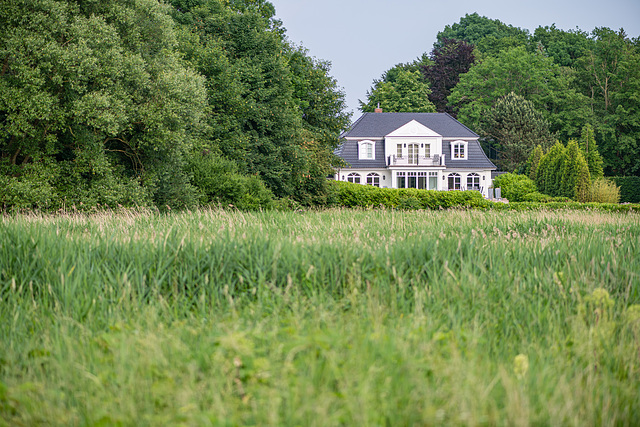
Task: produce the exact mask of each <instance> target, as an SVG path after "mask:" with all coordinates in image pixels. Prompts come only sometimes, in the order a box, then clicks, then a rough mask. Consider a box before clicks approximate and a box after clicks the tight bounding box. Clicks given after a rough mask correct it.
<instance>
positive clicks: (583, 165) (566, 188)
mask: <svg viewBox="0 0 640 427" xmlns="http://www.w3.org/2000/svg"><path fill="white" fill-rule="evenodd" d="M590 183H591V179H590V177H589V167H588V166H587V162H586V160H585V159H584V156H583V155H582V151H581V150H580V147H579V146H578V142H577V141H575V140H571V141H569V143H568V144H567V148H566V159H565V162H564V171H563V173H562V184H561V187H560V195H561V196H565V197H570V198H572V199H573V198H575V199H577V198H578V197H577V196H578V193H580V195H581V196H584V198H586V194H588V190H589V186H590Z"/></svg>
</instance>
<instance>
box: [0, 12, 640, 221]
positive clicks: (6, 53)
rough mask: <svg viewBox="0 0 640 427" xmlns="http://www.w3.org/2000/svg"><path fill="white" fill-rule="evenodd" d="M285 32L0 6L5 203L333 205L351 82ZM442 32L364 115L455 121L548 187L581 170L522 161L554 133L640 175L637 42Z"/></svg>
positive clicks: (235, 20) (493, 25) (476, 24)
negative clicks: (547, 171) (542, 172)
mask: <svg viewBox="0 0 640 427" xmlns="http://www.w3.org/2000/svg"><path fill="white" fill-rule="evenodd" d="M285 34H286V30H285V28H284V27H283V25H282V23H281V22H280V21H278V20H277V19H275V9H274V7H273V5H272V4H271V3H270V2H268V1H266V0H171V1H170V2H169V3H168V4H165V3H163V2H157V1H152V0H126V1H114V0H107V1H103V2H96V1H90V2H76V1H73V0H34V1H27V0H17V1H13V2H10V3H8V4H7V5H5V6H4V7H2V8H0V208H1V209H4V210H6V209H33V208H37V209H43V210H56V209H66V208H68V207H74V208H76V209H87V210H88V209H93V208H95V207H98V206H110V207H116V206H125V207H128V206H152V205H155V206H157V207H159V208H162V209H166V208H191V207H195V206H201V205H207V204H214V205H217V204H222V205H229V204H231V205H233V206H239V207H240V206H241V207H243V208H248V209H255V208H264V207H269V206H273V203H274V200H275V199H280V200H282V201H284V202H283V203H285V204H286V203H292V204H293V205H296V206H299V205H303V206H312V205H325V206H326V205H330V204H331V203H332V201H333V199H332V197H333V192H332V191H331V189H330V187H329V186H328V184H327V180H326V177H327V176H328V175H331V173H332V171H333V167H335V166H337V165H340V164H341V160H340V159H338V158H337V157H336V156H335V155H334V154H333V151H334V149H335V148H336V147H337V145H338V144H339V137H340V134H341V132H342V131H343V130H344V129H346V128H347V127H348V126H349V122H350V117H349V115H348V114H346V113H345V112H344V108H345V102H344V93H343V92H342V91H341V89H340V88H339V87H338V86H337V82H336V81H335V79H333V78H332V77H331V76H330V74H329V68H330V65H329V63H327V62H325V61H321V60H318V59H315V58H313V57H311V56H309V53H308V52H307V51H306V50H305V49H304V48H303V47H301V46H295V45H292V44H291V43H290V42H289V41H288V40H287V38H286V35H285ZM437 39H438V41H437V42H436V43H435V45H434V47H433V50H432V51H431V53H430V54H426V53H425V54H423V55H422V56H421V57H420V58H418V59H416V60H414V61H413V62H408V63H406V64H398V65H396V66H394V67H392V68H391V69H389V70H388V71H386V72H385V73H384V74H383V75H382V77H381V78H380V79H379V80H376V81H374V84H373V86H372V88H371V90H370V91H369V93H368V95H367V100H366V101H361V109H362V110H363V111H374V109H375V108H377V107H378V106H380V107H381V108H382V109H383V110H384V111H388V112H391V111H416V112H429V111H445V112H448V113H450V114H452V115H454V116H456V115H457V117H458V118H459V119H460V120H461V121H462V122H463V123H464V124H465V125H467V126H469V127H470V128H471V129H473V130H475V131H476V132H478V134H479V135H480V137H481V142H482V144H483V147H484V148H485V149H486V150H487V153H488V154H489V156H490V157H491V158H492V159H494V160H495V162H496V163H497V164H498V165H500V166H501V167H502V168H503V169H505V170H508V171H523V170H525V169H526V170H527V172H526V173H528V174H529V175H530V177H531V178H532V179H534V180H536V182H538V184H539V185H543V188H544V189H545V191H550V193H549V194H550V195H554V194H556V195H562V196H566V197H572V198H576V197H578V198H580V197H583V196H577V195H576V193H575V188H574V190H571V189H570V188H571V187H573V182H574V181H576V176H577V175H576V174H578V175H580V174H582V175H584V173H583V172H581V171H579V170H580V167H581V166H580V165H574V166H573V167H574V169H575V170H576V171H579V172H576V173H574V174H573V175H571V174H569V175H567V177H568V178H567V179H565V182H562V180H558V179H557V177H555V178H553V177H548V178H549V179H546V178H540V177H538V178H537V179H536V177H534V176H533V175H532V172H531V171H532V170H533V169H532V168H531V164H530V162H529V163H526V164H525V161H526V160H527V159H529V160H530V161H531V162H534V163H535V164H536V167H537V165H538V163H539V162H541V161H542V159H543V153H542V152H541V151H540V152H536V157H535V158H532V157H531V154H532V153H533V152H534V147H535V146H536V145H540V146H541V150H545V149H546V148H547V147H548V146H549V145H551V143H552V142H553V141H554V140H555V139H559V140H561V141H570V140H576V141H579V146H580V149H581V152H582V153H583V157H584V160H585V161H586V163H587V166H588V172H589V175H590V179H591V180H595V179H598V178H600V177H602V176H603V175H611V174H617V175H640V162H638V161H637V159H638V158H640V142H639V141H640V125H639V123H640V98H639V96H638V94H639V93H640V66H639V64H640V51H639V49H640V46H639V45H640V43H639V42H638V39H630V38H629V37H628V36H627V35H626V34H625V33H624V31H619V32H615V31H612V30H610V29H608V28H597V29H595V30H594V31H592V32H591V33H586V32H583V31H581V30H571V31H563V30H560V29H558V28H556V27H555V26H551V27H540V28H538V29H536V30H535V31H534V33H533V34H530V33H529V32H528V31H526V30H522V29H519V28H515V27H513V26H511V25H508V24H505V23H502V22H500V21H498V20H492V19H489V18H486V17H481V16H479V15H478V14H471V15H466V16H465V17H463V18H461V20H460V22H459V23H455V24H452V25H450V26H447V27H446V28H445V29H443V31H441V32H440V33H438V35H437ZM571 149H572V150H574V148H571ZM556 152H558V150H556V151H554V153H555V154H557V153H556ZM560 157H562V156H560ZM547 160H548V159H547ZM547 160H545V162H548V161H547ZM559 161H560V160H558V159H555V158H554V162H556V163H558V162H559ZM571 161H572V162H576V161H577V162H580V159H578V158H576V159H573V158H572V160H571ZM563 164H564V163H563ZM558 165H559V163H558ZM556 166H557V165H556ZM534 169H535V168H534ZM540 179H543V180H544V182H539V181H540ZM547 182H549V185H550V187H549V188H550V190H547ZM576 182H577V181H576ZM572 191H573V193H572ZM585 191H586V187H585V188H582V189H581V190H579V192H580V194H585ZM623 193H624V192H623ZM625 194H626V193H625ZM278 203H280V202H278Z"/></svg>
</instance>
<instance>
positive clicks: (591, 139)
mask: <svg viewBox="0 0 640 427" xmlns="http://www.w3.org/2000/svg"><path fill="white" fill-rule="evenodd" d="M580 150H581V151H582V154H583V155H584V158H585V160H586V161H587V165H588V167H589V174H590V175H591V179H594V180H595V179H598V178H602V177H603V176H604V173H603V171H602V163H603V161H602V156H601V155H600V152H599V151H598V146H597V145H596V138H595V136H594V131H593V127H592V126H591V125H589V124H587V125H585V126H584V127H583V128H582V135H581V136H580Z"/></svg>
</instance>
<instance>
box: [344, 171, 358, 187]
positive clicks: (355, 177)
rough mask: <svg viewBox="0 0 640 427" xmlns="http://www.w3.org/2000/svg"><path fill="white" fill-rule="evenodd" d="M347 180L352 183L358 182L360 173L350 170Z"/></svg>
mask: <svg viewBox="0 0 640 427" xmlns="http://www.w3.org/2000/svg"><path fill="white" fill-rule="evenodd" d="M347 181H349V182H353V183H354V184H360V175H359V174H357V173H355V172H351V173H350V174H349V175H347Z"/></svg>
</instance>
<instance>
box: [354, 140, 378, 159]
mask: <svg viewBox="0 0 640 427" xmlns="http://www.w3.org/2000/svg"><path fill="white" fill-rule="evenodd" d="M367 147H371V152H370V153H369V151H368V150H367ZM368 154H371V155H370V156H369V155H368ZM375 159H376V143H375V142H374V141H371V140H370V139H365V140H363V141H358V160H375Z"/></svg>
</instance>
